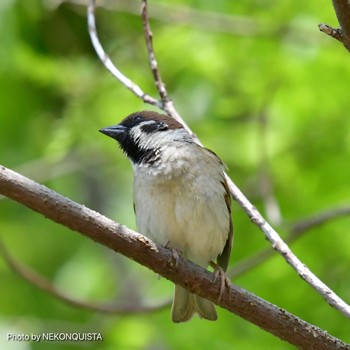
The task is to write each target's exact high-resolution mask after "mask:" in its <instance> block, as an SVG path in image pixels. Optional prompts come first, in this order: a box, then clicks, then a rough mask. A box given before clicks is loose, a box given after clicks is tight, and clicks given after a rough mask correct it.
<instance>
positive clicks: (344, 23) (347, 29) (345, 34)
mask: <svg viewBox="0 0 350 350" xmlns="http://www.w3.org/2000/svg"><path fill="white" fill-rule="evenodd" d="M332 3H333V7H334V10H335V13H336V15H337V18H338V22H339V25H340V27H339V28H338V29H334V28H332V27H331V26H329V25H327V24H323V23H321V24H319V26H318V27H319V29H320V31H321V32H323V33H325V34H327V35H329V36H331V37H332V38H334V39H337V40H339V41H340V42H342V43H343V45H344V47H345V48H346V49H347V50H348V51H349V52H350V2H349V0H332Z"/></svg>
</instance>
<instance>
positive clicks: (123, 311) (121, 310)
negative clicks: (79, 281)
mask: <svg viewBox="0 0 350 350" xmlns="http://www.w3.org/2000/svg"><path fill="white" fill-rule="evenodd" d="M0 255H1V256H2V257H3V259H4V260H5V261H6V263H7V265H8V266H9V267H10V268H11V269H12V271H14V272H15V273H16V274H18V275H19V276H21V277H22V278H24V279H25V280H26V281H28V282H29V283H31V284H33V285H34V286H36V287H37V288H39V289H41V290H43V291H45V292H47V293H48V294H50V295H52V296H53V297H55V298H57V299H60V300H61V301H63V302H65V303H67V304H69V305H72V306H74V307H78V308H82V309H86V310H90V311H95V312H102V313H108V314H118V315H130V314H144V313H151V312H155V311H159V310H162V309H164V308H167V307H168V306H169V300H165V301H163V302H161V303H158V304H157V305H143V304H141V303H139V304H137V303H135V302H133V304H132V305H129V304H128V303H127V302H126V303H124V304H123V303H120V305H112V304H108V303H106V304H98V303H95V302H91V301H83V300H80V299H76V298H74V297H72V296H70V295H68V294H67V293H66V292H64V291H62V290H60V289H59V288H57V287H56V286H55V285H54V284H53V283H52V282H51V281H50V280H48V279H47V278H45V277H44V276H42V275H40V274H39V273H38V272H36V271H34V270H32V269H31V268H29V267H28V266H26V265H24V264H21V263H20V262H18V261H16V260H15V259H14V258H13V257H12V256H11V254H10V253H9V252H8V250H7V249H6V247H5V245H4V243H3V242H2V241H1V240H0Z"/></svg>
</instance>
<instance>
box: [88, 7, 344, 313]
mask: <svg viewBox="0 0 350 350" xmlns="http://www.w3.org/2000/svg"><path fill="white" fill-rule="evenodd" d="M142 1H143V3H144V9H143V10H144V12H145V14H144V16H143V17H144V21H145V20H147V19H148V15H147V0H142ZM88 23H89V26H88V28H89V32H90V37H91V40H92V43H93V45H94V47H95V50H96V52H97V54H98V56H99V57H100V59H101V61H102V63H103V64H104V65H105V67H106V68H107V69H108V70H109V71H111V69H112V68H113V71H117V72H118V75H115V76H116V77H117V79H118V80H119V81H120V82H121V83H122V84H124V85H125V86H126V87H127V88H128V89H130V90H131V91H133V92H134V93H135V94H136V95H137V96H139V97H140V98H141V99H143V101H144V102H145V103H150V104H152V105H157V106H158V107H159V108H160V109H162V110H163V111H165V112H166V113H167V114H168V115H169V116H171V117H172V118H174V119H175V120H177V121H179V122H180V123H181V124H183V126H184V127H185V128H186V130H188V132H189V133H190V134H191V135H192V136H193V138H194V140H195V141H196V142H197V143H198V144H200V145H201V142H200V141H199V140H198V138H197V137H196V135H195V134H194V133H193V132H192V131H191V129H190V128H189V127H188V126H187V124H186V123H185V122H184V120H183V119H182V118H181V116H180V115H179V114H178V112H177V111H176V109H175V107H174V104H173V102H172V101H171V100H170V99H168V98H166V99H165V98H164V97H165V96H166V97H167V93H166V90H165V86H164V84H162V85H160V84H157V82H156V86H157V87H159V88H160V87H161V88H162V89H164V90H165V94H164V91H160V90H158V91H159V94H160V96H163V99H162V100H161V101H157V100H154V99H153V98H151V100H150V98H149V96H148V95H145V94H144V93H143V92H142V94H138V93H137V91H135V88H130V84H132V86H134V87H135V86H136V87H137V85H136V84H134V83H132V82H131V81H130V80H129V79H127V80H125V79H120V77H118V76H120V75H121V73H120V72H119V70H118V69H117V68H116V67H115V66H114V65H113V63H112V62H111V61H110V60H109V59H108V60H107V61H106V57H108V56H107V55H106V53H105V52H104V50H103V48H102V45H101V44H100V42H99V39H98V37H97V33H96V26H95V0H90V2H89V5H88ZM145 28H146V34H145V37H146V45H147V47H148V54H149V60H150V62H151V64H152V62H153V61H154V60H155V55H154V53H153V46H152V42H151V40H150V34H149V33H148V31H149V32H150V27H149V24H148V25H147V26H145ZM106 64H108V66H106ZM157 71H158V65H155V72H154V74H156V75H158V76H160V75H159V72H157ZM137 88H138V87H137ZM145 96H148V97H147V98H145ZM149 100H150V101H151V102H148V101H149ZM155 101H156V102H155ZM225 176H226V181H227V184H228V187H229V189H230V192H231V194H232V197H233V198H234V199H235V200H236V202H237V203H238V204H239V205H240V206H241V207H242V208H243V210H244V211H245V212H246V213H247V215H248V216H249V218H250V219H251V221H252V222H253V223H254V224H255V225H257V226H258V227H259V228H260V230H261V231H262V232H263V233H264V234H265V236H266V238H267V239H268V240H269V241H270V242H271V244H272V247H273V249H275V250H276V251H278V252H279V253H280V254H281V255H282V256H283V257H284V258H285V260H286V261H287V262H288V264H290V265H291V266H292V267H293V269H294V270H295V271H296V272H297V273H298V274H299V276H300V277H301V278H302V279H303V280H305V281H306V282H307V283H309V284H310V285H311V286H312V287H313V288H314V289H315V290H316V291H317V292H318V293H320V294H321V295H322V296H323V297H324V298H325V300H326V301H327V302H328V303H329V304H330V305H331V306H333V307H334V308H336V309H337V310H339V311H340V312H342V313H343V314H344V315H345V316H347V317H349V318H350V306H349V305H348V304H347V303H345V302H344V301H343V300H342V299H341V298H340V297H339V296H337V295H336V294H335V293H334V292H333V291H332V290H331V289H330V288H329V287H328V286H326V285H325V284H324V283H323V282H322V281H321V280H320V279H319V278H318V277H316V276H315V275H314V274H313V273H312V272H311V271H310V270H309V269H308V268H307V267H306V266H305V265H304V264H303V263H302V262H301V261H300V260H299V259H298V258H297V257H296V256H295V255H294V254H293V252H292V251H291V250H290V248H289V247H288V245H287V244H286V243H285V242H284V241H283V240H282V238H281V237H280V236H279V234H278V233H277V232H276V231H275V230H274V229H273V228H272V227H271V225H270V224H269V223H268V222H267V221H266V220H265V219H264V218H263V216H262V215H261V214H260V213H259V211H258V210H257V209H256V208H255V207H254V206H253V205H252V204H251V203H250V202H249V200H248V199H247V198H246V197H245V196H244V194H243V193H242V192H241V191H240V190H239V188H238V187H237V186H236V185H235V184H234V183H233V181H232V180H231V179H230V178H229V177H228V176H227V174H225Z"/></svg>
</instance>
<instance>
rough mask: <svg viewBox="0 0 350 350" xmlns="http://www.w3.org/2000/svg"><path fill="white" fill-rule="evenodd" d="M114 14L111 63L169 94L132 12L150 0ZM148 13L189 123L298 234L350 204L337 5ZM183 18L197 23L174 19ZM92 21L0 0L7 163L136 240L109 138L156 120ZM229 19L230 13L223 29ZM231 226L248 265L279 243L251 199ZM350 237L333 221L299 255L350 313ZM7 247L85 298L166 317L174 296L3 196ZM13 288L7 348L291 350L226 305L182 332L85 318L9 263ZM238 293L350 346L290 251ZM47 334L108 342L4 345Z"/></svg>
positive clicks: (4, 294)
mask: <svg viewBox="0 0 350 350" xmlns="http://www.w3.org/2000/svg"><path fill="white" fill-rule="evenodd" d="M160 4H164V5H165V7H161V8H160V9H159V8H158V5H160ZM109 5H110V9H109V10H108V9H99V10H98V12H97V25H98V30H99V35H100V38H101V41H102V43H103V45H104V47H105V49H106V51H107V52H108V53H109V54H110V56H111V58H112V60H113V61H114V63H116V64H117V65H118V67H119V68H120V69H121V70H122V71H123V72H124V73H125V74H126V75H127V76H128V77H130V78H131V79H132V80H134V81H135V82H136V83H137V84H139V85H140V86H141V87H142V88H143V89H144V91H146V92H148V93H150V94H152V95H154V96H155V95H156V90H155V87H154V83H153V80H152V74H151V72H150V70H149V67H148V61H147V54H146V50H145V46H144V38H143V32H142V22H141V20H140V18H139V16H138V15H136V14H134V12H136V13H138V12H139V10H138V8H139V4H138V2H137V1H136V2H134V1H126V0H125V1H115V2H112V1H110V2H109ZM149 6H150V13H151V17H152V18H153V17H157V18H153V19H152V20H151V25H152V30H153V33H154V36H155V37H154V45H155V49H156V53H157V57H158V61H159V65H160V69H161V73H162V76H163V79H164V81H165V82H166V85H167V87H168V90H169V94H170V96H171V98H172V99H173V100H174V103H175V106H176V108H177V110H178V111H179V112H180V114H181V115H182V116H183V117H184V119H185V120H186V122H187V123H188V124H189V125H190V126H191V128H192V129H193V130H194V131H195V133H196V134H197V135H198V137H199V138H200V139H201V141H202V142H203V143H204V144H205V145H206V146H207V147H209V148H211V149H212V150H214V151H215V152H216V153H217V154H218V155H219V156H220V157H221V158H222V159H223V160H224V162H225V163H226V164H227V166H228V168H229V170H228V173H229V175H230V176H231V178H232V179H233V180H234V181H235V183H236V184H237V185H238V186H239V187H240V189H241V190H242V191H243V192H244V193H245V194H246V196H247V197H248V198H249V199H250V200H251V201H252V203H253V204H254V205H256V206H257V207H258V208H259V210H261V212H262V213H263V215H264V216H265V217H267V219H268V220H269V222H271V223H272V224H273V226H274V227H276V229H278V232H280V234H281V235H282V236H283V237H285V236H287V235H288V233H289V232H290V227H291V224H292V223H295V222H298V221H299V220H302V219H304V218H307V217H310V216H312V215H317V214H318V213H320V212H323V211H328V210H331V209H334V208H338V207H344V206H347V205H349V202H350V201H349V196H350V186H349V179H350V162H349V153H350V119H349V82H350V68H349V67H350V56H349V53H348V52H347V51H346V50H345V49H344V48H343V46H342V45H341V44H340V43H339V42H337V41H336V40H333V39H331V38H329V37H327V36H326V35H324V34H323V33H320V32H319V30H318V28H317V25H318V24H319V23H320V22H325V23H328V24H330V25H333V26H337V20H336V18H335V15H334V10H333V8H332V3H331V1H326V0H320V1H307V2H302V3H299V2H295V1H292V0H284V1H282V0H279V1H277V0H268V1H267V0H266V1H264V0H262V1H257V0H248V1H244V2H243V1H231V0H222V1H215V2H214V1H211V0H206V1H203V0H202V1H199V0H197V1H195V0H187V1H185V0H183V1H181V0H172V1H165V0H163V1H155V0H154V1H150V5H149ZM173 6H175V7H176V8H180V9H182V10H184V9H192V10H194V12H191V13H190V15H189V16H188V17H187V19H186V18H184V16H178V17H176V18H174V16H173V15H174V14H176V11H175V10H174V9H173ZM152 7H153V8H152ZM155 10H159V11H160V12H159V11H158V12H156V11H155ZM152 11H153V12H152ZM200 11H205V13H206V14H207V16H209V19H208V18H205V19H203V18H201V17H200V13H202V12H200ZM85 12H86V9H85V6H82V5H79V4H70V3H63V4H59V2H58V1H57V2H55V1H50V0H46V1H39V0H31V1H24V0H22V1H20V0H17V1H16V0H6V1H4V0H2V1H1V3H0V18H1V20H0V43H1V49H0V152H1V153H0V162H1V164H3V165H5V166H7V167H9V168H12V169H14V170H17V171H19V172H20V173H22V174H24V175H26V176H28V177H30V178H32V179H34V180H36V181H38V182H41V183H44V184H45V185H47V186H48V187H50V188H52V189H54V190H56V191H57V192H59V193H61V194H63V195H65V196H67V197H69V198H71V199H73V200H75V201H77V202H79V203H82V204H84V205H86V206H88V207H90V208H92V209H94V210H97V211H99V212H101V213H103V214H104V215H106V216H108V217H110V218H112V219H114V220H115V221H117V222H120V223H122V224H125V225H127V226H129V227H131V228H134V229H136V226H135V221H134V214H133V210H132V199H131V198H132V170H131V167H130V165H129V162H128V160H127V159H126V158H125V156H124V155H123V154H122V152H121V151H119V150H118V148H117V146H116V144H114V143H113V142H112V141H111V140H110V139H107V138H106V137H104V136H103V135H101V134H99V133H98V131H97V130H98V129H99V128H101V127H105V126H108V125H111V124H116V123H117V122H118V121H120V120H121V119H122V118H123V117H125V116H126V115H128V114H130V113H132V112H134V111H137V110H141V109H151V107H149V106H146V105H144V104H143V102H142V101H140V100H139V99H137V98H136V97H135V96H134V95H132V93H130V92H129V91H128V90H127V89H126V88H125V87H123V86H122V85H121V84H120V83H118V82H117V81H116V80H115V79H114V78H113V77H112V76H111V75H110V74H109V73H108V72H107V71H106V70H105V69H104V67H103V66H102V64H101V62H100V61H99V59H98V58H97V56H96V54H95V53H94V51H93V48H92V46H91V43H90V39H89V36H88V33H87V25H86V15H85ZM215 14H220V15H222V16H224V18H223V17H219V19H218V20H216V22H215V23H214V24H213V22H212V21H211V20H210V18H213V17H214V18H216V16H215ZM226 16H227V17H226ZM236 16H242V17H243V18H244V19H246V20H247V21H244V22H239V21H238V19H237V18H236ZM226 19H227V21H226ZM230 23H234V24H235V26H234V27H232V26H231V25H230ZM233 216H234V225H235V244H234V249H233V253H232V258H231V266H233V267H234V266H235V264H237V263H238V262H241V261H243V260H244V259H246V258H248V257H250V256H254V255H255V254H256V253H257V252H259V251H260V250H261V249H263V248H267V247H269V243H268V242H267V241H266V240H265V239H264V235H263V234H262V233H261V232H260V231H259V230H258V229H257V228H256V227H255V226H254V225H253V224H252V223H251V222H250V221H249V219H248V217H247V216H246V214H245V213H244V212H243V211H242V209H241V208H240V207H239V206H238V205H237V204H236V203H233ZM349 226H350V220H349V218H348V217H345V218H341V219H337V220H333V221H330V222H329V223H328V224H327V225H323V226H321V227H317V228H314V229H312V230H309V231H307V232H306V234H305V235H303V236H302V237H301V238H299V239H298V240H297V241H296V242H295V243H294V244H293V245H292V246H291V247H292V249H293V251H294V252H295V253H296V255H297V256H298V257H299V258H300V259H301V260H302V261H303V262H304V263H305V264H306V265H307V266H308V267H309V268H310V269H311V270H312V271H313V272H315V274H317V276H319V278H320V279H321V280H323V281H324V282H325V283H326V284H328V285H329V286H330V287H331V288H332V289H334V291H335V292H336V293H337V294H339V295H340V296H341V297H342V298H344V299H345V300H347V301H348V302H349V301H350V298H349V296H350V279H349V270H350V232H349ZM0 234H1V237H2V240H3V241H4V242H5V244H6V246H7V248H8V250H9V251H10V252H11V254H12V255H13V256H14V257H15V258H16V260H18V261H20V262H22V263H24V264H26V265H27V266H30V267H31V268H32V269H34V270H36V271H37V272H39V273H40V274H42V275H44V276H46V277H47V278H49V279H50V280H52V281H53V282H54V283H55V285H56V286H57V287H58V288H60V289H62V290H63V291H65V293H67V294H69V295H71V296H72V297H75V298H78V299H79V300H90V301H95V302H99V303H112V304H117V305H124V304H125V305H135V304H137V303H138V302H140V301H141V302H144V303H145V304H147V305H149V304H155V305H156V304H157V303H160V302H162V301H164V300H167V299H168V298H170V296H171V294H172V288H173V287H172V285H171V283H170V282H168V281H166V280H164V279H161V280H157V276H156V275H155V274H154V273H152V272H150V271H148V270H147V269H145V268H143V267H140V266H138V265H137V264H136V263H134V262H132V261H129V260H128V259H126V258H124V257H122V256H120V255H118V254H116V253H113V252H112V251H110V250H108V249H107V248H105V247H103V246H99V245H97V244H95V243H93V242H91V241H89V240H88V239H86V238H84V237H82V236H80V235H78V234H76V233H74V232H71V231H69V230H68V229H66V228H64V227H62V226H59V225H57V224H55V223H53V222H51V221H49V220H47V219H45V218H44V217H42V216H41V215H39V214H36V213H34V212H32V211H30V210H29V209H27V208H25V207H23V206H21V205H19V204H17V203H14V202H12V201H10V200H7V199H3V198H2V199H1V200H0ZM0 281H1V288H0V348H3V349H10V350H11V349H16V350H27V349H34V350H37V349H38V350H39V349H71V348H86V349H95V348H98V349H127V350H136V349H156V350H163V349H197V348H200V349H240V350H245V349H267V348H268V349H271V350H272V349H282V350H284V349H294V347H293V346H291V345H289V344H287V343H285V342H282V341H281V340H279V339H277V338H275V337H274V336H272V335H270V334H268V333H266V332H264V331H262V330H260V329H259V328H258V327H256V326H254V325H252V324H250V323H248V322H246V321H244V320H242V319H240V318H239V317H237V316H235V315H233V314H230V313H228V312H227V311H225V310H222V309H220V310H219V320H218V321H217V322H215V323H211V322H206V321H202V320H199V319H197V318H194V319H193V320H191V321H190V322H189V323H186V324H180V325H174V324H172V323H171V321H170V317H169V313H170V309H169V308H167V309H164V310H162V311H157V312H153V313H150V314H146V315H142V314H141V315H140V314H136V315H106V314H103V313H98V312H92V311H88V310H81V309H78V308H74V307H71V306H69V305H67V304H65V303H63V302H61V301H59V300H57V299H56V298H54V297H52V296H51V295H49V294H47V293H46V292H44V291H41V290H40V289H38V288H37V287H35V286H33V285H31V284H29V283H28V282H26V281H24V280H23V279H22V278H20V277H19V276H18V275H16V274H15V273H13V272H12V271H11V270H10V269H9V267H8V266H7V264H6V263H5V262H4V260H3V259H0ZM234 283H236V284H238V285H239V286H241V287H243V288H246V289H247V290H249V291H251V292H253V293H255V294H257V295H259V296H260V297H262V298H264V299H266V300H268V301H270V302H272V303H274V304H276V305H278V306H279V307H282V308H285V309H286V310H288V311H289V312H292V313H294V314H295V315H297V316H299V317H301V318H303V319H304V320H306V321H308V322H310V323H312V324H315V325H316V326H318V327H320V328H322V329H325V330H327V331H328V332H329V333H331V334H333V335H334V336H336V337H339V338H341V339H342V340H344V341H346V342H350V324H349V320H347V319H346V318H345V317H344V316H343V315H342V314H340V313H339V312H338V311H336V310H334V309H332V308H331V307H330V306H329V305H328V304H327V303H326V302H325V301H324V300H323V299H322V297H320V296H319V295H318V294H317V293H316V292H315V291H314V290H313V289H312V288H311V287H309V286H308V285H307V284H306V283H305V282H303V281H302V280H301V279H300V278H299V277H298V276H297V274H296V273H295V272H294V270H292V268H291V267H290V266H288V265H287V264H286V262H285V261H284V260H283V259H282V258H281V257H280V256H278V255H277V254H275V255H274V257H273V258H272V259H270V260H268V261H265V262H263V263H261V264H259V266H258V267H255V268H253V269H250V270H249V271H247V272H245V273H244V274H243V275H241V276H239V277H237V278H235V279H234ZM43 332H100V333H101V334H102V336H103V341H99V342H78V343H74V342H73V343H69V342H45V343H44V342H40V343H38V344H36V343H31V342H8V341H7V340H6V337H7V333H14V334H22V333H24V334H31V333H35V334H40V333H43Z"/></svg>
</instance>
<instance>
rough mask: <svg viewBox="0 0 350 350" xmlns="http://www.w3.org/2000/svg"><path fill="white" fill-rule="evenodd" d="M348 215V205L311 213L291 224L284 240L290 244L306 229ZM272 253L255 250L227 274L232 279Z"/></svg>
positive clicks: (258, 263)
mask: <svg viewBox="0 0 350 350" xmlns="http://www.w3.org/2000/svg"><path fill="white" fill-rule="evenodd" d="M349 215H350V207H343V208H337V209H332V210H327V211H325V212H323V213H320V214H318V215H313V216H311V217H310V218H307V219H304V220H300V221H297V222H295V223H294V224H292V225H291V227H290V229H289V233H288V235H287V236H286V237H285V239H284V241H285V242H286V243H287V244H291V243H293V242H295V241H296V240H297V239H298V238H300V237H301V236H302V235H304V234H305V233H307V231H309V230H311V229H313V228H315V227H318V226H321V225H324V224H326V223H328V222H329V221H331V220H334V219H338V218H341V217H343V216H349ZM274 255H275V251H274V250H272V249H271V248H270V247H268V248H266V249H262V250H261V251H259V252H257V253H256V254H254V255H252V256H250V257H248V258H246V259H244V260H242V261H239V262H236V264H235V265H234V266H233V267H232V268H231V269H230V270H229V271H228V272H227V275H228V276H229V277H230V278H231V279H234V278H236V277H238V276H241V275H242V274H244V273H246V272H247V271H249V270H251V269H253V268H254V267H256V266H258V265H260V264H261V263H263V262H264V261H266V260H268V259H269V258H271V257H272V256H274Z"/></svg>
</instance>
